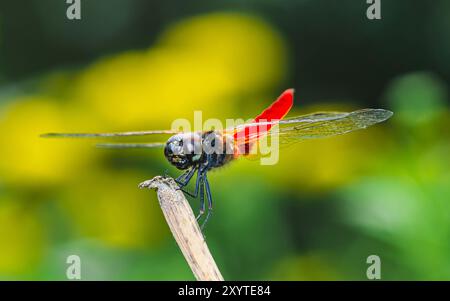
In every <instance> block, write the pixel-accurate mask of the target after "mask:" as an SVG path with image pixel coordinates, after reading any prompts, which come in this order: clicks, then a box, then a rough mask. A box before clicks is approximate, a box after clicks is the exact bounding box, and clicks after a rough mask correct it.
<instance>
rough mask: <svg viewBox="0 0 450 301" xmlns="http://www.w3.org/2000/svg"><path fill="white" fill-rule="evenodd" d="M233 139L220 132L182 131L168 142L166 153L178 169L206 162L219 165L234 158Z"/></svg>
mask: <svg viewBox="0 0 450 301" xmlns="http://www.w3.org/2000/svg"><path fill="white" fill-rule="evenodd" d="M233 154H234V151H233V140H232V139H231V138H230V137H228V136H225V135H221V134H220V133H218V132H214V131H209V132H204V133H181V134H176V135H173V136H172V137H170V138H169V140H167V142H166V146H165V148H164V155H165V156H166V158H167V160H168V161H169V162H170V163H171V164H172V165H173V166H175V167H176V168H178V169H182V170H183V169H188V168H190V167H193V166H196V165H200V164H204V165H205V166H206V167H207V168H208V169H211V168H215V167H219V166H222V165H224V164H225V163H227V162H229V161H230V160H231V159H232V158H233Z"/></svg>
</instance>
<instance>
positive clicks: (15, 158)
mask: <svg viewBox="0 0 450 301" xmlns="http://www.w3.org/2000/svg"><path fill="white" fill-rule="evenodd" d="M55 103H56V101H55V100H54V99H50V98H46V97H40V96H33V97H25V98H21V99H16V100H15V102H14V103H12V104H10V105H9V106H7V107H6V108H5V109H4V110H3V112H2V115H1V117H0V132H1V133H2V135H0V146H1V147H0V174H1V176H2V180H3V181H5V182H12V183H15V184H20V185H25V186H26V185H36V186H37V185H42V184H54V183H56V182H58V181H61V180H62V179H63V178H65V177H66V176H67V175H70V174H71V173H73V172H74V171H75V169H76V166H77V163H79V162H80V160H79V159H80V158H83V157H85V156H83V154H82V153H81V152H80V151H81V148H80V147H79V144H73V143H70V141H62V140H59V141H54V140H53V141H51V140H49V139H43V138H41V137H39V135H40V134H42V133H46V132H52V131H55V130H56V131H64V129H65V128H67V126H68V123H69V121H68V120H65V118H64V116H63V111H62V110H60V109H59V108H58V107H57V106H56V105H55ZM77 145H78V147H77Z"/></svg>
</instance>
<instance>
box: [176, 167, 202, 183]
mask: <svg viewBox="0 0 450 301" xmlns="http://www.w3.org/2000/svg"><path fill="white" fill-rule="evenodd" d="M196 169H197V168H196V167H192V168H191V169H189V170H188V171H186V172H184V173H183V174H182V175H181V176H179V177H178V178H176V179H175V182H176V183H177V184H178V185H179V186H180V188H182V187H184V186H186V185H187V184H188V183H189V181H190V180H191V179H192V176H194V173H195V170H196Z"/></svg>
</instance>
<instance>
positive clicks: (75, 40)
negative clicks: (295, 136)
mask: <svg viewBox="0 0 450 301" xmlns="http://www.w3.org/2000/svg"><path fill="white" fill-rule="evenodd" d="M66 8H67V5H66V4H65V1H63V0H58V1H56V0H45V1H42V0H33V1H31V0H30V1H1V2H0V278H1V279H38V280H44V279H51V280H56V279H66V268H67V266H68V265H67V264H66V258H67V256H69V255H71V254H76V255H79V256H80V257H81V264H82V271H81V273H82V279H85V280H91V279H112V280H132V279H145V280H147V279H149V280H184V279H187V280H192V279H194V278H193V276H192V274H191V272H190V270H189V268H188V266H187V264H186V263H185V261H184V259H183V257H182V255H181V253H180V251H179V249H178V248H177V246H176V244H175V242H174V240H173V238H172V237H171V234H170V232H169V230H168V229H167V225H166V224H165V222H164V220H163V217H162V213H161V212H160V208H159V206H158V204H157V200H156V196H155V193H153V192H150V191H142V190H139V189H138V188H137V184H138V183H140V182H141V181H143V180H146V179H149V178H152V177H153V176H156V175H160V174H164V173H168V174H170V175H173V176H175V175H177V174H179V172H178V171H177V170H175V169H174V168H172V167H170V166H169V164H168V163H167V162H166V161H165V159H164V156H163V154H162V151H161V150H160V149H154V150H122V151H117V150H102V149H96V148H93V147H92V143H93V142H92V141H81V140H45V139H41V138H39V137H38V135H39V134H40V133H44V132H54V131H58V132H63V131H125V130H143V129H166V128H170V125H171V122H172V121H173V120H174V119H175V118H188V119H191V120H192V118H193V111H194V110H202V111H203V116H204V118H220V119H222V120H225V119H226V118H244V119H248V118H251V117H253V116H254V115H256V114H257V113H259V112H260V111H261V110H262V109H263V108H264V107H265V106H267V105H268V104H270V103H271V101H272V100H273V99H275V98H276V97H277V96H278V94H279V93H280V92H282V91H283V90H284V89H286V88H289V87H293V88H296V96H295V104H296V106H295V108H294V109H293V112H292V113H291V116H295V115H297V114H302V113H309V112H313V111H317V110H328V109H330V110H331V109H332V110H351V109H360V108H365V107H378V108H385V109H389V110H392V111H394V112H395V115H394V117H393V118H391V119H390V120H389V121H388V122H386V123H384V124H381V125H378V126H376V127H373V128H370V129H367V130H365V131H361V132H356V133H352V134H348V135H345V136H340V137H335V138H329V139H325V140H315V141H306V142H302V143H298V144H296V145H295V146H291V147H289V148H286V149H283V150H282V152H281V158H280V162H279V164H277V165H276V166H261V165H259V162H258V161H254V160H245V159H244V160H240V161H239V162H235V163H234V164H232V165H230V166H228V167H224V168H223V169H222V170H220V171H217V172H212V173H210V177H209V178H210V182H211V185H212V190H213V194H214V198H215V212H214V215H213V217H212V219H211V220H210V222H209V223H208V226H207V228H206V232H205V234H206V236H207V240H208V243H209V246H210V249H211V250H212V252H213V254H214V256H215V258H216V261H217V263H218V265H219V267H220V268H221V271H222V273H223V275H224V277H225V278H226V279H230V280H231V279H233V280H251V279H255V280H260V279H261V280H317V279H319V280H334V279H339V280H341V279H362V280H363V279H367V278H366V269H367V267H368V264H367V263H366V258H367V257H368V256H369V255H372V254H376V255H378V256H380V258H381V263H382V271H381V273H382V275H381V276H382V279H416V280H425V279H426V280H430V279H435V280H436V279H441V280H442V279H447V280H448V279H450V256H449V254H450V219H449V218H450V217H449V213H450V169H449V167H450V156H449V154H450V151H449V150H450V140H449V137H450V133H449V126H450V122H449V101H448V100H449V94H448V92H449V90H448V88H449V82H450V2H449V1H446V0H440V1H433V5H431V4H430V3H429V1H406V0H397V1H384V0H382V20H380V21H369V20H368V19H367V18H366V9H367V4H366V1H362V0H361V1H354V0H341V1H333V0H320V1H319V0H315V1H312V0H297V1H294V0H283V1H278V0H277V1H275V0H247V1H234V0H232V1H230V0H218V1H206V0H198V1H173V0H166V1H147V0H127V1H123V0H82V9H81V12H82V19H81V20H80V21H69V20H67V18H66ZM146 139H147V140H144V141H149V142H152V141H158V140H159V141H164V140H165V139H167V137H165V136H161V137H152V139H149V138H146ZM141 140H142V139H141ZM191 204H192V206H193V208H194V210H197V207H198V202H197V201H195V200H192V202H191Z"/></svg>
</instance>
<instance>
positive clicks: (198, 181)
mask: <svg viewBox="0 0 450 301" xmlns="http://www.w3.org/2000/svg"><path fill="white" fill-rule="evenodd" d="M202 173H203V172H202V169H201V168H199V169H198V172H197V179H196V181H195V190H194V193H191V192H189V191H187V190H186V189H183V186H181V187H180V188H179V189H180V190H181V191H183V192H184V193H185V194H187V195H188V196H190V197H193V198H197V196H198V190H199V188H200V180H201V174H202ZM193 175H194V172H193V173H192V175H190V177H191V178H192V176H193Z"/></svg>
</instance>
